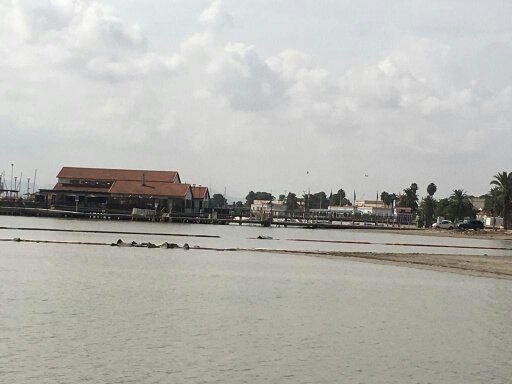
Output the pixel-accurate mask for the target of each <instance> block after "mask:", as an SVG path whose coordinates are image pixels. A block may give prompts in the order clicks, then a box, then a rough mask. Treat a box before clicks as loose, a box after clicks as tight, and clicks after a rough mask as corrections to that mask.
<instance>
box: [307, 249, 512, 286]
mask: <svg viewBox="0 0 512 384" xmlns="http://www.w3.org/2000/svg"><path fill="white" fill-rule="evenodd" d="M314 256H318V257H326V258H329V259H337V258H347V259H350V260H354V261H363V262H371V263H378V264H391V265H396V266H404V267H411V268H418V269H428V270H432V271H438V272H451V273H458V274H463V275H471V276H479V277H493V278H499V279H507V280H512V258H511V257H509V256H473V255H437V254H423V253H422V254H418V253H406V254H402V253H385V254H377V253H371V252H360V253H359V252H329V253H326V254H324V255H314Z"/></svg>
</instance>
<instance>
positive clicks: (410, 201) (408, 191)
mask: <svg viewBox="0 0 512 384" xmlns="http://www.w3.org/2000/svg"><path fill="white" fill-rule="evenodd" d="M417 190H418V185H417V184H416V183H412V184H411V187H410V188H405V189H404V193H403V194H402V195H400V197H399V199H398V206H399V207H409V208H411V210H412V211H413V212H416V211H417V210H418V195H417V194H416V191H417Z"/></svg>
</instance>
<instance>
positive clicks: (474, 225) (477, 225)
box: [457, 220, 484, 231]
mask: <svg viewBox="0 0 512 384" xmlns="http://www.w3.org/2000/svg"><path fill="white" fill-rule="evenodd" d="M457 228H458V229H464V230H468V229H473V230H475V231H478V230H479V229H484V223H482V222H481V221H480V220H464V221H463V222H462V223H459V224H457Z"/></svg>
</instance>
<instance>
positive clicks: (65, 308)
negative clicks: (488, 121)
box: [0, 217, 512, 383]
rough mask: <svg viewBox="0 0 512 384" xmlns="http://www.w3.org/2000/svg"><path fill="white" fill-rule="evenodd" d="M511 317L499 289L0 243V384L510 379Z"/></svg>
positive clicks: (163, 253) (303, 267) (425, 276)
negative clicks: (0, 383)
mask: <svg viewBox="0 0 512 384" xmlns="http://www.w3.org/2000/svg"><path fill="white" fill-rule="evenodd" d="M41 223H42V224H41ZM15 225H18V226H24V227H28V226H30V225H33V226H34V227H36V226H45V227H49V226H50V225H51V226H53V227H54V228H70V229H73V228H74V229H78V228H82V229H102V230H124V231H126V230H132V231H133V230H136V231H147V232H172V233H176V232H179V233H183V234H186V233H189V234H190V233H207V232H208V233H210V234H217V235H220V236H221V238H220V239H199V238H198V239H195V238H185V237H183V238H180V237H178V238H164V237H158V236H157V237H155V236H143V235H137V236H131V237H129V238H128V237H127V236H119V235H108V234H80V233H53V232H52V233H43V232H36V231H21V232H19V231H18V232H17V233H16V234H14V233H13V232H16V231H11V230H0V237H1V238H8V237H13V236H18V237H23V238H39V237H41V238H52V239H58V240H63V239H65V240H87V241H105V242H112V241H115V240H116V239H117V238H118V237H122V238H125V239H126V240H137V241H154V242H159V241H165V240H167V241H169V240H170V241H175V242H180V243H182V242H183V241H187V242H188V243H190V244H193V243H205V244H206V243H213V244H215V245H220V244H224V245H225V246H235V245H242V246H245V245H251V246H265V247H266V246H269V247H276V248H282V247H283V245H284V246H287V245H288V244H290V245H291V244H293V246H296V247H297V248H299V249H304V247H305V246H306V245H309V246H312V247H315V248H319V247H322V246H328V247H340V246H341V247H343V246H345V245H338V244H334V245H332V244H329V245H324V244H321V243H299V244H297V243H294V242H291V241H288V240H274V241H261V240H260V241H258V240H251V239H249V237H254V235H255V234H256V236H257V235H258V234H263V235H268V234H269V233H272V236H273V237H275V238H280V239H291V238H305V237H306V238H317V239H318V238H325V239H341V238H342V237H343V236H347V233H349V232H345V234H341V233H339V232H337V231H335V232H332V231H306V230H300V229H297V230H292V229H286V230H285V229H264V228H246V229H243V228H239V227H237V226H233V227H231V226H230V227H218V226H200V225H189V226H183V225H182V226H175V225H167V226H165V225H159V224H156V225H155V224H150V223H111V222H83V221H59V220H42V221H37V220H36V221H34V220H30V219H26V218H5V220H4V217H0V226H15ZM295 235H296V236H295ZM339 236H342V237H339ZM351 236H352V238H353V237H357V236H360V238H361V239H364V238H365V236H366V239H368V238H370V239H372V241H375V242H384V241H381V240H383V238H382V237H380V236H390V235H388V234H376V233H371V234H366V235H365V234H364V233H363V232H358V233H354V234H353V235H351ZM368 236H369V237H368ZM403 237H405V239H403ZM435 239H436V242H437V240H438V239H437V238H435ZM377 240H378V241H377ZM384 240H385V239H384ZM393 240H394V241H395V242H396V241H397V237H393ZM398 240H400V242H402V240H404V241H403V242H406V241H409V242H412V241H413V240H414V242H415V243H416V242H417V241H416V240H419V239H411V236H401V237H399V238H398ZM447 240H451V241H456V242H459V243H460V242H461V241H463V244H466V241H469V240H466V239H462V240H461V239H447ZM439 241H442V239H439ZM473 241H474V240H473ZM262 243H263V244H264V245H261V244H262ZM504 243H506V242H504ZM275 244H277V245H275ZM461 244H462V243H461ZM479 244H481V243H479ZM357 247H358V250H365V249H364V246H363V245H358V246H357ZM367 247H368V246H367ZM361 248H363V249H361ZM386 249H387V248H386ZM443 253H444V252H443ZM511 319H512V282H511V281H505V280H497V279H489V278H477V277H470V276H459V275H455V274H449V273H440V272H433V271H425V270H415V269H410V268H403V267H396V266H388V265H374V264H368V263H357V262H353V261H349V260H328V259H320V258H314V257H307V256H294V255H279V254H264V253H251V252H240V253H238V252H214V251H202V250H190V251H188V252H186V251H183V250H163V249H140V248H114V247H105V246H81V245H61V244H29V243H13V242H0V382H2V383H3V382H5V383H59V382H61V383H81V382H92V383H129V382H133V383H510V378H511V377H512V366H511V364H510V361H512V320H511Z"/></svg>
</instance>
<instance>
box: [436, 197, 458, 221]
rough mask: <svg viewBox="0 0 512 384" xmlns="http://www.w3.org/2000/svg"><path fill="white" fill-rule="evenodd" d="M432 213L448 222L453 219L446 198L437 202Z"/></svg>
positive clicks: (448, 200) (448, 201)
mask: <svg viewBox="0 0 512 384" xmlns="http://www.w3.org/2000/svg"><path fill="white" fill-rule="evenodd" d="M434 211H435V215H436V216H440V217H444V218H446V219H450V220H453V219H454V218H453V216H452V212H451V209H450V199H448V198H444V199H441V200H439V201H438V202H437V204H436V206H435V209H434Z"/></svg>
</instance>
